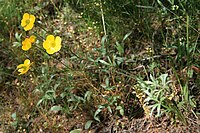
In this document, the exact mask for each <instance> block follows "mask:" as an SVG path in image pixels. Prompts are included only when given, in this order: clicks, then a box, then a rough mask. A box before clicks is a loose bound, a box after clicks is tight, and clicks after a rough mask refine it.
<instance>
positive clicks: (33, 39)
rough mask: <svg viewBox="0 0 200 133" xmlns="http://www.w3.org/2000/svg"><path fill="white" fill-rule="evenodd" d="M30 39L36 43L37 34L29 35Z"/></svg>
mask: <svg viewBox="0 0 200 133" xmlns="http://www.w3.org/2000/svg"><path fill="white" fill-rule="evenodd" d="M29 39H30V42H31V43H34V42H35V40H36V36H34V35H32V36H30V37H29Z"/></svg>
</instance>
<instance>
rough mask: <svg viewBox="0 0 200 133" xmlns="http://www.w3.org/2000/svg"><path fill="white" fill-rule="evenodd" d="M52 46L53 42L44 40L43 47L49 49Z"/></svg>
mask: <svg viewBox="0 0 200 133" xmlns="http://www.w3.org/2000/svg"><path fill="white" fill-rule="evenodd" d="M50 46H51V42H49V41H44V42H43V48H44V49H49V48H50Z"/></svg>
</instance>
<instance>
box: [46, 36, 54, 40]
mask: <svg viewBox="0 0 200 133" xmlns="http://www.w3.org/2000/svg"><path fill="white" fill-rule="evenodd" d="M46 40H48V41H51V42H54V36H53V35H48V36H47V38H46Z"/></svg>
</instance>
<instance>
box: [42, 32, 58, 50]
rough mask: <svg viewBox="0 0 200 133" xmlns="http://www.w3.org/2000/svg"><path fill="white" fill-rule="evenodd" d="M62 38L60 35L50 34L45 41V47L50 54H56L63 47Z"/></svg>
mask: <svg viewBox="0 0 200 133" xmlns="http://www.w3.org/2000/svg"><path fill="white" fill-rule="evenodd" d="M61 41H62V40H61V38H60V37H59V36H56V37H54V36H53V35H48V36H47V38H46V40H45V41H44V42H43V47H44V49H46V52H47V53H48V54H54V53H55V52H58V51H59V50H60V49H61Z"/></svg>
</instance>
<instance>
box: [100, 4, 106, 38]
mask: <svg viewBox="0 0 200 133" xmlns="http://www.w3.org/2000/svg"><path fill="white" fill-rule="evenodd" d="M100 8H101V19H102V23H103V31H104V35H105V36H106V35H107V33H106V26H105V19H104V13H103V6H102V1H101V6H100Z"/></svg>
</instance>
